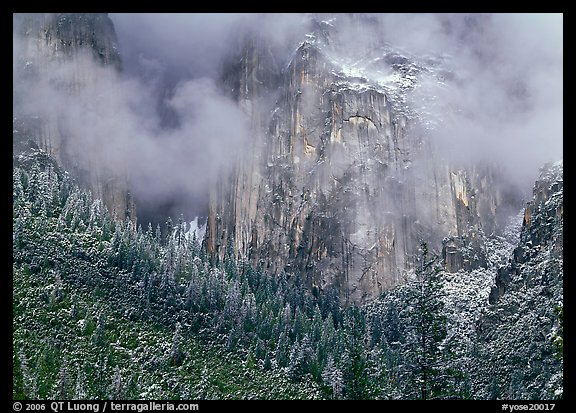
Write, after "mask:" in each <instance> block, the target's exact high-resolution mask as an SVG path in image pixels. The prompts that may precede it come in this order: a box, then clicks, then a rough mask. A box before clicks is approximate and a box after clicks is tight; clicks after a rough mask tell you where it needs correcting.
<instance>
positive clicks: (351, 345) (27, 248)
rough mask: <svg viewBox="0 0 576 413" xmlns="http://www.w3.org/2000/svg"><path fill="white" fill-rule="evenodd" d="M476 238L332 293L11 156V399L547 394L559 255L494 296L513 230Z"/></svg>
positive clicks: (557, 381)
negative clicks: (408, 270)
mask: <svg viewBox="0 0 576 413" xmlns="http://www.w3.org/2000/svg"><path fill="white" fill-rule="evenodd" d="M561 195H562V194H561V192H560V193H559V195H558V194H557V196H556V197H555V198H554V199H551V201H550V202H549V204H553V203H555V205H557V204H558V203H560V205H561V204H562V197H561ZM543 208H544V207H543ZM542 211H543V213H544V212H545V209H543V210H542ZM552 230H553V231H558V230H559V231H561V228H560V229H558V228H557V226H556V227H552ZM516 235H517V232H516ZM479 236H482V237H484V238H485V239H486V245H487V247H486V251H485V252H486V255H487V256H488V257H489V258H490V259H489V260H488V263H487V264H486V267H485V268H484V267H482V268H479V269H475V270H473V271H464V270H460V271H459V272H457V273H449V272H447V271H446V270H445V269H444V267H443V262H442V259H441V257H439V256H438V255H437V254H436V253H434V252H433V251H431V249H430V248H429V246H428V245H427V243H426V240H422V242H421V247H420V253H419V255H418V256H416V257H414V263H415V264H414V268H415V271H414V274H413V276H412V277H409V278H407V279H406V281H405V283H404V284H403V285H401V286H399V287H396V288H394V289H392V290H390V291H387V292H385V293H384V294H382V295H381V296H380V297H379V298H378V299H376V300H374V301H372V302H370V303H369V304H366V305H353V304H348V305H345V304H343V303H342V302H341V301H340V300H339V298H338V297H337V295H336V292H335V291H332V290H330V289H325V290H323V291H318V290H310V289H309V288H307V287H306V286H305V285H303V281H302V279H301V278H300V277H298V276H289V275H287V274H284V273H278V274H270V273H268V272H267V271H266V269H265V268H258V267H255V266H253V265H250V264H249V263H248V262H245V261H244V260H242V259H239V258H238V257H235V256H234V253H233V248H232V247H231V246H230V247H229V248H228V253H227V254H226V257H225V259H224V260H222V261H218V260H214V259H211V257H209V256H207V254H206V251H205V249H204V248H203V246H202V242H201V241H202V240H199V239H196V236H195V234H194V233H193V232H191V231H190V228H189V224H188V223H186V222H185V221H184V220H183V219H182V218H181V217H180V218H178V217H174V218H168V220H167V222H166V225H165V227H164V228H162V229H161V228H160V226H158V227H156V228H153V227H152V226H151V225H149V226H147V227H146V228H142V226H141V225H135V224H134V221H133V220H131V219H126V220H119V219H117V218H115V217H114V216H112V215H111V214H110V213H109V212H108V210H107V209H106V208H105V207H104V205H103V203H102V201H101V200H99V199H94V198H93V197H92V195H91V193H90V192H89V191H87V190H85V189H82V188H81V186H79V185H78V183H77V182H76V181H75V180H74V178H72V177H71V176H70V175H69V174H68V173H67V172H65V171H64V170H62V169H61V168H60V167H59V166H58V164H57V163H56V161H54V160H53V159H52V158H51V157H50V156H48V155H47V154H46V153H45V152H44V151H42V150H40V149H38V148H35V147H33V146H31V147H30V148H29V149H28V150H26V151H24V152H23V153H22V154H20V155H19V156H17V157H15V158H14V168H13V300H12V305H13V398H14V399H116V400H117V399H134V400H136V399H174V400H178V399H181V400H199V399H354V400H359V399H561V398H562V397H563V373H562V372H563V357H562V352H563V307H562V258H561V256H560V258H558V256H557V255H553V254H550V252H549V251H547V250H546V249H545V248H541V247H539V249H538V250H536V249H534V253H533V254H532V255H531V259H530V260H528V261H526V262H524V263H523V264H522V266H523V267H522V271H517V272H516V273H515V274H516V276H515V278H514V277H513V279H512V280H511V284H510V287H509V288H507V291H506V293H505V294H504V295H503V296H502V297H501V298H500V300H498V301H497V302H496V303H493V304H490V303H489V302H488V294H489V291H490V287H491V286H492V284H493V283H494V277H495V276H496V273H497V271H498V268H500V267H501V266H502V265H505V264H506V262H507V261H508V260H509V258H510V254H511V253H512V249H513V248H514V247H515V245H514V244H518V242H519V239H513V240H509V239H505V237H497V236H494V235H492V236H490V237H489V236H487V235H485V234H480V235H479Z"/></svg>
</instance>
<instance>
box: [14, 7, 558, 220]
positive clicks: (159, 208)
mask: <svg viewBox="0 0 576 413" xmlns="http://www.w3.org/2000/svg"><path fill="white" fill-rule="evenodd" d="M110 17H111V19H112V21H113V23H114V26H115V30H116V33H117V36H118V49H119V51H120V54H121V59H122V71H121V72H120V73H117V72H115V71H113V70H111V69H110V68H104V67H102V66H100V65H99V64H98V63H96V62H94V61H93V60H92V57H91V56H88V55H86V56H84V55H80V56H78V57H77V58H76V59H75V61H73V62H68V63H62V62H61V61H60V62H53V63H51V65H52V66H49V67H44V68H43V70H42V71H40V72H39V75H38V77H37V78H36V79H35V80H33V84H32V83H30V82H31V81H30V80H29V79H28V80H26V82H27V83H26V87H22V86H18V84H21V83H22V81H21V80H22V79H20V77H19V76H20V75H21V74H19V73H15V74H14V80H15V82H14V83H15V87H14V93H15V95H18V96H15V101H18V102H19V104H20V105H22V107H23V108H24V110H25V112H29V113H35V114H38V115H39V116H46V117H50V118H52V119H56V118H57V119H59V122H60V125H61V126H60V127H61V129H62V132H63V133H65V134H66V135H68V136H74V137H75V139H78V141H77V147H76V151H77V152H78V154H79V155H80V156H81V157H83V159H82V161H83V162H86V164H88V165H93V164H98V165H102V166H104V167H105V168H107V169H110V170H113V171H117V172H119V173H127V175H128V176H129V179H130V183H131V189H132V192H133V194H134V196H135V197H136V199H137V201H138V209H139V211H140V212H141V214H142V215H141V216H143V217H144V221H146V220H150V219H156V216H157V215H158V214H164V215H168V214H170V215H172V216H175V215H177V214H179V213H184V212H186V214H187V215H188V217H189V218H190V219H191V218H193V215H202V214H204V213H205V212H206V208H207V204H208V201H207V193H208V188H210V186H212V185H214V183H215V182H216V179H217V175H218V174H219V173H221V172H222V173H223V174H224V176H225V174H226V173H227V172H230V171H231V170H232V169H231V168H233V166H234V163H235V160H236V159H237V156H238V155H239V153H241V151H243V150H247V149H248V150H249V146H250V129H249V120H248V119H247V116H246V114H245V113H244V112H243V111H242V110H241V109H240V107H239V106H238V105H237V104H236V103H235V102H234V101H232V100H231V99H230V98H229V97H228V95H227V93H226V91H225V90H222V88H221V87H220V86H219V76H220V69H221V65H222V62H223V60H224V59H225V58H226V57H228V56H230V55H231V54H233V53H234V52H237V51H238V47H239V38H240V35H241V33H244V32H246V31H251V32H253V33H256V34H258V35H259V36H261V37H263V38H265V39H267V40H268V41H269V42H270V43H271V45H272V47H273V48H274V50H275V54H276V57H277V58H278V59H283V60H284V61H286V62H287V61H288V60H289V58H290V56H291V53H293V52H294V50H295V48H296V47H297V46H298V44H299V42H301V41H303V40H305V36H304V35H305V34H306V33H308V32H309V31H310V28H311V26H310V18H311V17H315V18H316V19H318V20H321V19H329V18H335V19H336V22H337V23H335V27H337V28H338V30H337V33H336V34H334V35H333V39H332V43H333V44H334V45H338V47H340V48H341V50H342V53H343V54H345V53H348V52H350V53H352V52H354V53H355V55H356V56H361V55H362V54H363V53H364V52H365V51H369V49H370V48H372V47H374V45H376V44H378V43H381V42H385V43H386V44H388V45H390V46H391V47H393V48H396V49H398V50H400V51H401V52H402V53H403V54H406V55H407V56H411V57H413V58H414V59H422V60H425V59H427V58H428V57H430V56H436V57H439V58H440V60H441V61H442V65H443V66H444V67H445V68H446V70H447V71H449V72H450V73H451V77H450V78H449V79H444V80H443V81H441V82H438V81H437V79H436V78H434V77H430V76H428V77H426V76H425V75H423V76H422V77H421V78H420V79H419V83H418V85H417V87H415V88H414V90H413V91H412V92H411V93H410V95H409V103H410V104H411V105H412V106H413V107H415V108H420V107H423V106H425V108H423V109H425V110H426V112H427V113H430V114H431V115H432V116H433V117H435V118H437V119H438V120H439V121H438V123H437V125H436V127H434V128H432V129H428V130H425V131H424V132H423V133H426V134H429V135H430V137H431V139H433V140H434V142H435V143H437V145H438V148H439V150H440V152H441V153H442V154H443V155H444V156H446V158H447V159H448V160H450V161H453V162H461V163H462V164H469V163H473V162H478V161H481V162H491V163H494V164H497V165H500V166H501V167H502V169H503V170H504V173H505V174H506V179H508V180H509V181H510V182H512V183H514V184H515V185H516V186H517V187H518V188H522V189H523V190H524V191H530V189H531V187H532V184H533V182H534V180H535V179H536V178H537V176H538V169H539V168H540V167H541V166H542V165H543V164H544V163H545V162H550V161H555V160H557V159H560V158H562V151H563V146H562V136H563V65H562V63H563V38H562V33H563V16H562V15H561V14H378V15H372V16H370V17H371V18H370V22H371V23H370V24H363V25H361V26H360V27H358V25H355V24H354V19H356V18H357V17H355V16H351V15H342V14H335V15H314V16H313V15H309V14H271V15H262V14H110ZM14 39H15V40H14V61H16V60H17V57H18V56H17V55H18V51H19V50H21V49H22V47H21V45H20V44H19V43H18V42H19V40H18V38H17V36H16V34H15V35H14ZM78 67H80V68H81V72H82V73H83V75H84V78H82V79H80V80H79V81H80V82H81V83H83V86H82V88H78V90H79V91H80V93H75V94H71V93H69V91H67V90H66V88H63V87H62V86H61V83H62V79H65V78H66V76H67V73H68V74H70V73H75V71H77V70H78ZM15 71H16V69H15ZM367 75H369V73H367ZM423 102H425V103H423ZM75 145H76V144H75Z"/></svg>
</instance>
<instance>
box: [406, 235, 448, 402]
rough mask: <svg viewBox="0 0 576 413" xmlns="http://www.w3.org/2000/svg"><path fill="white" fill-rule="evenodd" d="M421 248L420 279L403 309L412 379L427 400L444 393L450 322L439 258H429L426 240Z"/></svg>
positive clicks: (409, 291) (413, 285)
mask: <svg viewBox="0 0 576 413" xmlns="http://www.w3.org/2000/svg"><path fill="white" fill-rule="evenodd" d="M421 251H422V252H421V256H420V257H419V259H418V261H417V263H418V266H417V270H416V276H417V279H416V281H415V282H414V283H412V284H411V285H410V286H409V290H408V297H407V304H408V305H407V307H406V308H405V310H404V321H405V328H406V343H405V345H404V355H405V358H406V359H407V360H408V366H409V369H410V373H409V374H410V375H411V376H412V380H410V381H411V382H412V385H414V386H415V387H416V388H418V389H419V394H418V395H415V394H414V396H416V397H419V398H421V399H423V400H426V399H431V398H437V397H442V396H444V395H443V394H442V390H443V380H444V379H443V378H442V377H441V374H442V370H441V367H442V365H443V361H444V360H443V356H444V353H443V350H444V349H443V346H442V344H443V340H444V339H445V337H446V334H447V331H446V322H447V321H446V317H445V316H444V315H443V312H442V309H443V302H442V300H441V294H442V283H441V279H440V269H441V267H440V265H439V264H438V259H437V257H432V258H430V257H429V254H428V247H427V245H426V243H421Z"/></svg>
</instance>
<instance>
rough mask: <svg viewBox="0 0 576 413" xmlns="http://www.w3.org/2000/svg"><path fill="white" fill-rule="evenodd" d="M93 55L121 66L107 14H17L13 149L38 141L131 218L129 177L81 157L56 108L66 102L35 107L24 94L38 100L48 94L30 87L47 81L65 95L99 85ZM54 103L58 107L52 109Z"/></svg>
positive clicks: (116, 67) (110, 205) (113, 207)
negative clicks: (26, 102) (25, 98)
mask: <svg viewBox="0 0 576 413" xmlns="http://www.w3.org/2000/svg"><path fill="white" fill-rule="evenodd" d="M92 58H94V60H96V61H97V62H98V63H99V64H100V65H101V66H102V67H109V68H110V71H117V70H120V68H121V60H120V55H119V53H118V51H117V48H116V33H115V31H114V26H113V24H112V21H111V20H110V19H109V18H108V16H107V14H104V13H39V14H15V15H14V102H13V104H14V117H13V123H14V128H13V129H14V133H13V149H14V153H15V154H17V153H19V152H20V151H21V150H23V149H24V148H25V147H27V146H29V145H28V144H27V142H29V141H32V142H34V143H36V144H37V145H38V146H39V147H40V148H41V149H43V150H45V151H46V152H47V153H48V154H50V155H52V156H54V157H55V158H56V159H57V160H58V162H59V163H60V164H61V165H62V166H63V167H64V168H65V169H67V170H69V171H71V172H72V173H73V174H74V175H75V176H76V177H77V178H78V179H79V180H80V181H81V182H82V183H84V184H85V185H87V186H88V188H90V189H91V190H92V191H93V193H94V195H95V196H96V197H98V198H101V199H102V200H103V201H104V203H105V205H106V206H107V207H108V208H109V209H110V210H111V211H114V212H115V213H116V215H117V216H118V217H120V218H124V217H126V216H131V217H132V216H135V215H134V204H133V202H132V199H131V196H130V194H129V191H128V189H127V176H118V173H117V172H116V173H114V172H111V171H110V170H108V169H106V168H105V167H102V166H101V165H92V164H88V163H86V162H83V161H82V160H81V158H82V157H80V156H78V153H77V151H78V147H77V146H76V142H75V141H77V138H78V137H77V136H76V137H75V136H69V134H68V133H67V132H66V130H65V129H63V128H62V123H61V121H60V119H59V117H60V116H61V113H59V112H58V110H57V108H58V105H59V104H61V103H60V102H54V103H51V102H44V104H43V105H42V108H41V109H38V110H36V109H35V108H34V106H33V105H32V106H31V105H25V104H23V102H22V96H23V95H25V94H26V95H27V96H28V97H29V99H30V96H31V99H33V100H34V99H36V100H38V101H41V100H42V99H43V98H46V97H45V96H42V95H41V93H38V94H37V95H34V93H35V91H34V90H30V88H37V89H38V90H39V91H41V90H43V89H42V87H41V86H42V85H45V83H48V84H49V85H50V86H51V87H55V88H58V90H60V91H61V92H62V93H63V94H79V93H82V91H83V90H84V89H85V88H86V85H87V84H91V85H92V86H94V85H96V87H97V83H98V82H99V81H101V79H100V76H101V75H102V73H101V72H98V73H95V71H94V69H93V67H94V64H93V62H92V61H91V59H92ZM110 73H112V72H110ZM48 76H49V78H48V80H46V78H47V77H48ZM42 82H45V83H42ZM51 105H53V106H54V108H55V110H54V111H51V110H50V106H51ZM31 107H32V108H31Z"/></svg>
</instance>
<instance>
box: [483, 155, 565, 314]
mask: <svg viewBox="0 0 576 413" xmlns="http://www.w3.org/2000/svg"><path fill="white" fill-rule="evenodd" d="M563 194H564V190H563V162H562V161H559V162H556V163H554V164H552V165H546V166H545V167H543V168H542V170H541V175H540V177H539V178H538V180H537V181H536V183H535V184H534V189H533V196H534V198H533V200H532V201H530V202H529V203H528V205H527V206H526V209H525V210H524V220H523V222H522V231H521V233H520V241H519V243H518V246H517V247H516V248H515V249H514V252H513V255H512V257H511V258H510V260H509V262H508V265H506V266H503V267H501V268H500V269H499V270H498V274H497V275H496V280H495V285H494V286H493V287H492V290H491V292H490V297H489V301H490V303H491V304H496V303H497V302H498V301H499V300H500V299H501V298H502V296H503V295H504V294H505V292H506V291H507V290H508V289H511V288H512V289H518V288H520V286H525V287H530V286H534V285H542V286H546V289H548V288H552V286H554V288H555V289H558V288H561V284H562V274H563V272H562V270H561V269H560V270H558V269H557V270H556V271H543V269H544V268H545V267H546V266H547V265H548V264H549V262H553V261H554V260H561V261H562V260H563V256H564V252H563V251H564V247H563V233H564V231H563V228H564V227H563V223H564V216H563V210H564V195H563ZM556 295H559V296H561V294H556Z"/></svg>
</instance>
